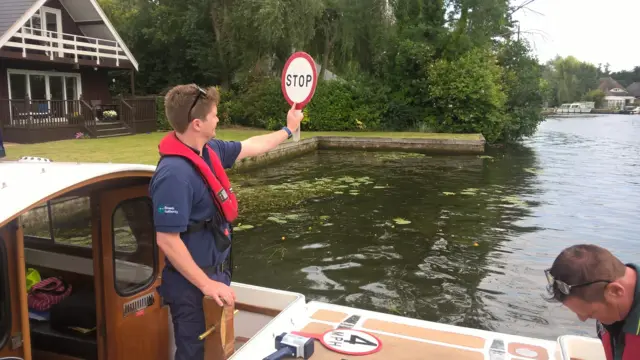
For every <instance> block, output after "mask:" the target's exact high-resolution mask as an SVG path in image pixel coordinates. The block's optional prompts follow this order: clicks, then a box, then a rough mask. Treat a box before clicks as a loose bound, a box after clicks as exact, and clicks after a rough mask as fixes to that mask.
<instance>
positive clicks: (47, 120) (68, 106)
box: [0, 99, 93, 128]
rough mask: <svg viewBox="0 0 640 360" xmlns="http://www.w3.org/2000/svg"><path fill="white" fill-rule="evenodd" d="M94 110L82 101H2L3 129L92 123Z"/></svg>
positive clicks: (0, 114)
mask: <svg viewBox="0 0 640 360" xmlns="http://www.w3.org/2000/svg"><path fill="white" fill-rule="evenodd" d="M92 118H93V115H92V109H91V107H89V108H87V106H86V103H84V102H83V101H82V100H31V99H11V100H9V99H0V119H1V120H2V126H3V127H20V128H52V127H62V126H70V125H71V126H75V125H81V124H84V123H85V122H87V121H92Z"/></svg>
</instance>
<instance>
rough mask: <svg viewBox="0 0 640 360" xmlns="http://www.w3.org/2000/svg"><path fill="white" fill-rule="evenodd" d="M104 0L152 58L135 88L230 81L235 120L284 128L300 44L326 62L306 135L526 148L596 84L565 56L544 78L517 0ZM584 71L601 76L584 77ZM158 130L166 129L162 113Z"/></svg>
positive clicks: (122, 80)
mask: <svg viewBox="0 0 640 360" xmlns="http://www.w3.org/2000/svg"><path fill="white" fill-rule="evenodd" d="M99 1H100V4H101V5H102V6H103V8H104V9H105V11H106V12H107V14H108V16H109V17H110V18H111V19H112V21H113V23H114V25H115V26H116V28H117V29H118V31H119V32H120V34H121V35H122V37H123V38H124V40H125V42H126V43H127V45H128V46H129V47H130V48H131V50H132V52H133V53H134V54H135V55H136V58H137V59H138V61H139V63H140V72H139V73H138V74H137V75H136V91H137V92H139V93H142V94H158V95H162V94H164V92H165V91H166V90H167V89H168V88H170V87H172V86H174V85H175V84H179V83H191V82H196V83H199V84H201V85H204V86H206V85H211V84H213V85H218V86H219V88H220V90H221V92H222V100H221V104H220V109H219V114H220V118H221V121H222V122H223V123H226V124H239V125H245V126H251V127H260V128H266V129H277V128H279V127H280V126H282V125H283V124H284V121H285V114H286V111H287V109H288V104H287V103H286V102H285V101H284V98H283V96H282V93H281V89H280V80H279V78H280V72H281V69H282V67H283V66H284V63H285V61H286V59H287V58H288V57H289V56H290V54H291V53H292V52H293V51H296V50H303V51H307V52H308V53H310V54H311V55H312V56H313V57H314V58H315V59H316V61H317V62H318V64H319V65H320V67H319V68H320V75H321V80H320V82H319V84H318V87H317V89H316V94H315V96H314V98H313V101H312V102H311V103H310V104H309V105H308V106H307V107H306V109H305V112H306V119H305V122H304V124H303V129H307V130H336V131H341V130H354V131H356V130H361V131H362V130H422V131H437V132H457V133H467V132H481V133H482V134H483V135H484V136H485V137H486V138H487V140H489V141H490V142H495V141H514V140H518V139H520V138H522V137H523V136H529V135H531V134H533V132H534V131H535V129H536V128H537V125H538V124H539V123H540V121H542V117H541V115H540V111H541V108H542V106H543V101H544V100H545V99H547V98H548V97H547V94H550V96H551V94H553V97H554V99H555V100H559V99H564V98H565V97H569V96H571V97H573V96H581V95H583V94H584V93H586V92H587V90H588V89H591V88H592V85H593V81H591V80H593V79H592V78H589V76H591V75H592V73H593V70H594V69H592V68H591V67H589V66H580V65H579V64H578V66H577V67H576V66H574V64H573V63H572V62H567V63H564V62H563V63H558V64H552V65H553V66H552V65H549V66H547V67H546V71H544V72H543V70H544V69H543V68H541V67H540V66H539V65H538V64H537V60H536V59H535V58H534V57H533V56H531V54H530V48H529V46H528V44H526V43H524V42H522V41H518V40H514V39H513V37H514V36H513V35H514V34H515V31H514V29H515V27H514V25H513V22H512V20H511V16H512V14H513V11H515V10H514V7H513V6H511V5H510V4H509V0H446V1H445V0H389V1H387V0H296V1H293V0H261V1H258V0H233V1H232V0H99ZM559 69H560V70H559ZM576 71H577V72H578V73H579V75H580V76H581V77H580V79H583V80H584V79H587V78H589V79H591V80H588V81H586V80H585V81H582V80H580V81H574V80H573V77H572V76H573V74H574V73H576ZM543 74H544V76H543ZM559 74H563V75H559ZM564 74H567V75H566V76H565V75H564ZM596 74H597V71H596ZM125 75H126V74H124V75H123V74H120V73H116V72H114V74H113V78H114V79H115V82H114V84H112V91H113V92H114V93H124V92H127V91H128V86H127V85H128V81H129V79H128V77H127V76H125ZM587 75H588V76H587ZM325 76H326V77H327V78H331V79H332V80H323V78H324V77H325ZM596 76H597V75H596ZM583 90H584V91H583ZM565 94H566V95H565ZM555 100H554V101H555ZM161 102H162V100H161V99H159V102H158V113H159V115H160V114H161V113H162V105H161ZM159 122H160V124H159V125H161V126H163V127H166V126H167V124H166V120H164V116H161V117H159Z"/></svg>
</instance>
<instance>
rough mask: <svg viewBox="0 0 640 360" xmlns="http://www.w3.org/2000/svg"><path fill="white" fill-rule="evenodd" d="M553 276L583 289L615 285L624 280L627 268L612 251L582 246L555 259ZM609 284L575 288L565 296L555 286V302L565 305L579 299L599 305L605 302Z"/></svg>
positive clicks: (552, 270)
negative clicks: (616, 281) (622, 278)
mask: <svg viewBox="0 0 640 360" xmlns="http://www.w3.org/2000/svg"><path fill="white" fill-rule="evenodd" d="M549 272H550V273H551V275H552V276H553V277H554V278H555V279H556V280H560V281H563V282H564V283H566V284H567V285H580V284H586V283H588V282H592V281H603V280H604V281H609V282H612V281H615V280H617V279H619V278H621V277H623V276H624V274H625V272H626V266H625V264H624V263H623V262H622V261H620V260H619V259H618V258H617V257H615V256H614V255H613V254H612V253H611V252H609V250H607V249H604V248H602V247H600V246H597V245H590V244H580V245H574V246H570V247H568V248H566V249H564V250H563V251H562V252H561V253H560V255H558V257H557V258H556V259H555V261H554V262H553V265H552V266H551V269H550V270H549ZM606 285H607V283H606V282H601V283H596V284H592V285H587V286H583V287H577V288H572V289H571V292H570V294H569V295H565V294H564V293H562V292H561V291H560V290H559V289H558V285H557V284H555V282H554V284H553V298H552V299H551V300H552V301H560V302H563V301H564V300H565V299H566V298H567V297H568V296H575V297H577V298H579V299H582V300H584V301H587V302H599V301H602V300H603V299H604V287H605V286H606Z"/></svg>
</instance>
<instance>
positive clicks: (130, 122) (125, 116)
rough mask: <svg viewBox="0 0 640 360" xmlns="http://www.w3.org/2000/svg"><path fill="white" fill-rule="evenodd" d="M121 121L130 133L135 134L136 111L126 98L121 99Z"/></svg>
mask: <svg viewBox="0 0 640 360" xmlns="http://www.w3.org/2000/svg"><path fill="white" fill-rule="evenodd" d="M120 121H122V123H123V124H124V126H126V127H127V128H129V131H132V132H134V133H135V131H136V124H135V110H134V108H133V107H132V106H131V105H129V103H127V101H126V100H125V99H124V98H120Z"/></svg>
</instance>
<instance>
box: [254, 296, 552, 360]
mask: <svg viewBox="0 0 640 360" xmlns="http://www.w3.org/2000/svg"><path fill="white" fill-rule="evenodd" d="M305 311H306V314H307V315H306V316H302V317H300V316H298V317H297V318H295V316H294V317H293V318H292V321H291V322H289V324H288V325H289V326H288V329H284V328H282V327H278V328H271V329H269V331H268V334H269V336H270V337H272V338H273V337H275V336H276V335H279V334H280V333H281V332H292V331H299V332H302V333H312V334H318V335H321V334H323V333H324V332H325V331H328V330H333V329H338V328H340V329H354V330H361V331H364V332H367V333H369V334H372V335H374V336H375V337H377V338H378V339H379V340H380V342H381V343H382V346H381V348H380V350H379V351H378V352H375V353H371V354H368V355H358V356H353V355H345V354H342V353H338V352H333V351H331V350H329V349H328V348H326V347H325V346H323V344H322V343H321V342H320V341H318V340H315V344H314V348H315V352H314V354H313V356H312V357H311V359H313V360H347V359H356V358H357V359H366V360H369V359H370V360H382V359H385V360H388V359H394V360H409V359H460V360H490V359H502V360H552V359H563V357H562V355H561V352H560V347H559V345H558V342H556V341H548V340H541V339H534V338H526V337H520V336H512V335H507V334H501V333H494V332H490V331H483V330H476V329H470V328H464V327H457V326H452V325H446V324H440V323H434V322H428V321H423V320H417V319H409V318H406V317H401V316H395V315H389V314H384V313H378V312H371V311H367V310H361V309H356V308H350V307H342V306H337V305H332V304H328V303H322V302H309V303H308V304H306V306H305ZM292 323H293V326H291V325H292ZM264 335H267V334H264ZM271 341H273V340H271ZM272 346H273V345H272ZM362 346H366V345H362ZM374 348H375V346H372V349H374ZM273 351H275V348H270V349H269V352H266V353H265V354H262V353H261V354H255V355H259V356H261V358H263V357H264V356H266V355H268V354H269V353H271V352H273Z"/></svg>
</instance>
